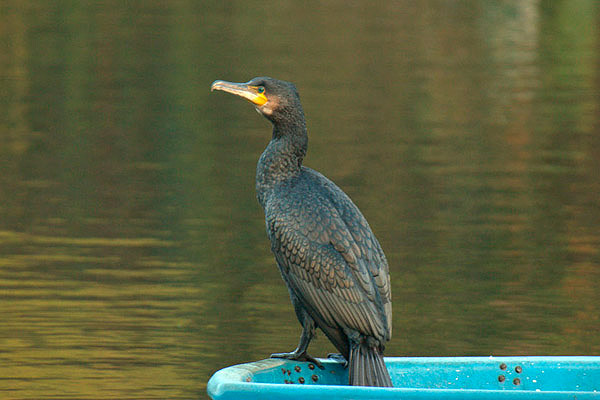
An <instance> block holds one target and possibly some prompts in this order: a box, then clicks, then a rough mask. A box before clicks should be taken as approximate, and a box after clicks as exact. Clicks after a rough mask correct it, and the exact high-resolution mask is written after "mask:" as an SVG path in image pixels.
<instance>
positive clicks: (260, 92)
mask: <svg viewBox="0 0 600 400" xmlns="http://www.w3.org/2000/svg"><path fill="white" fill-rule="evenodd" d="M256 91H257V92H258V93H259V94H263V93H264V92H265V88H264V87H262V86H259V87H258V88H257V89H256Z"/></svg>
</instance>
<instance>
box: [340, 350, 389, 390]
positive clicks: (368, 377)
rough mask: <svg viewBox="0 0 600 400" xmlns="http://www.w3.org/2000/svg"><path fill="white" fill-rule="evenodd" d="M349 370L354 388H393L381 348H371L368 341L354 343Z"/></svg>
mask: <svg viewBox="0 0 600 400" xmlns="http://www.w3.org/2000/svg"><path fill="white" fill-rule="evenodd" d="M348 368H349V371H348V376H349V380H350V385H352V386H380V387H392V386H393V385H392V380H391V379H390V374H389V372H388V370H387V368H386V366H385V363H384V361H383V352H382V351H381V350H380V349H379V346H369V345H368V344H367V343H366V341H364V342H362V343H360V344H359V343H352V344H351V348H350V363H349V366H348Z"/></svg>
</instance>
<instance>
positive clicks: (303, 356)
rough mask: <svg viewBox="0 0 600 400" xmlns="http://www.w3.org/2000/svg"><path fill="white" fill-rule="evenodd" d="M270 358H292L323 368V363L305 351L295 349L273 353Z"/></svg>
mask: <svg viewBox="0 0 600 400" xmlns="http://www.w3.org/2000/svg"><path fill="white" fill-rule="evenodd" d="M271 358H284V359H286V360H294V361H308V362H311V363H313V364H315V365H316V366H317V367H319V368H320V369H325V367H323V364H321V362H320V361H319V360H317V359H316V358H314V357H313V356H311V355H310V354H308V353H307V352H302V353H298V352H296V351H292V352H291V353H273V354H271Z"/></svg>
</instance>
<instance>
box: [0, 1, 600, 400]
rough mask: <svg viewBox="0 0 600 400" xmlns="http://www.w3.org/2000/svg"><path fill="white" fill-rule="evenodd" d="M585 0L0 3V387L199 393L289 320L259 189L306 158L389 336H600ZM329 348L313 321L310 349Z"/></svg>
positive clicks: (582, 346) (570, 341)
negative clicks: (301, 155) (291, 101)
mask: <svg viewBox="0 0 600 400" xmlns="http://www.w3.org/2000/svg"><path fill="white" fill-rule="evenodd" d="M599 26H600V10H599V7H598V4H597V2H595V1H594V0H575V1H568V2H567V1H533V0H527V1H516V0H515V1H504V2H493V1H473V2H445V1H426V2H420V3H415V4H413V3H409V2H399V3H382V4H374V3H371V2H368V3H367V2H328V3H327V4H312V5H311V6H306V5H304V4H300V3H296V2H287V1H284V2H275V3H271V2H266V3H261V4H258V3H248V2H242V1H235V2H193V1H189V2H186V1H177V2H164V3H163V2H158V1H145V2H120V1H102V2H79V3H77V2H75V3H70V2H45V3H44V2H40V3H38V2H21V1H14V0H6V1H4V2H2V3H0V50H1V51H0V87H1V90H0V104H1V105H2V107H1V108H0V109H1V110H2V111H1V112H0V140H1V142H2V144H1V145H0V171H1V173H0V310H1V318H2V319H1V321H2V324H0V377H1V379H0V397H2V398H13V399H42V398H77V399H84V398H111V399H114V398H144V399H148V398H157V399H158V398H171V399H175V398H204V397H205V394H204V393H205V387H206V381H207V379H208V377H209V376H210V375H211V374H212V373H213V372H214V371H216V370H217V369H219V368H222V367H224V366H227V365H230V364H233V363H240V362H245V361H250V360H256V359H260V358H264V357H266V356H267V355H268V354H270V353H271V352H275V351H289V350H292V349H293V348H294V347H295V345H296V344H297V339H298V337H299V333H300V328H299V325H298V323H297V322H296V321H295V317H294V315H293V312H292V309H291V306H290V304H289V300H288V296H287V292H286V289H285V287H284V285H283V283H282V282H281V278H280V277H279V275H278V272H277V269H276V267H275V265H274V262H273V259H272V256H271V254H270V252H269V244H268V241H267V239H266V235H265V232H264V222H263V215H262V211H261V209H260V207H259V205H258V203H257V202H256V199H255V195H254V173H255V172H254V168H255V163H256V160H257V159H258V156H259V154H260V153H261V151H262V149H263V148H264V146H265V145H266V143H267V142H268V140H269V137H270V126H269V124H268V123H267V122H266V121H264V120H263V119H262V118H260V117H259V116H257V115H256V113H255V112H254V110H252V107H251V106H249V105H248V104H246V103H245V102H243V101H241V100H239V99H236V98H233V97H232V96H226V95H224V94H221V93H212V94H211V93H210V92H209V90H208V87H209V84H210V82H212V81H213V80H214V79H217V78H222V79H228V80H237V81H245V80H248V79H250V78H251V77H253V76H256V75H271V76H274V77H278V78H281V79H287V80H292V81H294V82H295V83H296V84H297V86H298V87H299V89H300V92H301V95H302V99H303V102H304V108H305V112H306V115H307V118H308V126H309V135H310V144H309V153H308V156H307V159H306V164H307V165H309V166H311V167H313V168H315V169H318V170H319V171H321V172H323V173H324V174H325V175H327V176H329V177H330V178H332V179H333V180H334V181H336V182H337V183H338V185H339V186H341V187H342V188H343V189H344V190H345V191H346V192H347V193H348V194H349V195H350V196H351V197H352V198H353V199H354V200H355V202H356V203H357V204H358V205H359V206H360V208H361V209H362V211H363V213H364V214H365V215H366V216H367V218H368V219H369V222H370V224H371V226H372V227H373V229H374V231H375V233H376V234H377V236H378V237H379V239H380V242H381V244H382V246H383V248H384V250H385V251H386V254H387V256H388V260H389V262H390V267H391V274H392V280H393V290H394V292H393V296H394V338H393V339H392V341H391V342H390V343H389V345H388V347H387V351H386V353H387V354H388V355H424V356H427V355H439V356H443V355H475V354H477V355H489V354H494V355H509V354H510V355H513V354H514V355H518V354H529V355H543V354H585V355H600V333H599V332H600V294H599V293H600V292H599V291H598V284H599V282H600V250H599V249H600V231H599V229H598V227H599V226H600V200H599V198H600V196H599V195H600V174H599V173H598V171H600V139H599V138H600V72H599V71H600V29H599ZM332 350H333V349H332V346H331V345H329V344H328V343H327V341H326V340H325V339H324V338H322V337H319V339H318V340H317V341H316V342H315V343H314V344H313V345H312V347H311V352H312V353H314V354H317V355H324V354H326V353H327V352H330V351H332Z"/></svg>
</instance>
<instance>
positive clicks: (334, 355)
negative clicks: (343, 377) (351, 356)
mask: <svg viewBox="0 0 600 400" xmlns="http://www.w3.org/2000/svg"><path fill="white" fill-rule="evenodd" d="M327 358H329V359H330V360H335V361H337V362H339V363H341V364H343V366H344V368H346V367H347V366H348V360H346V358H345V357H344V356H343V355H341V354H340V353H329V354H327Z"/></svg>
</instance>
